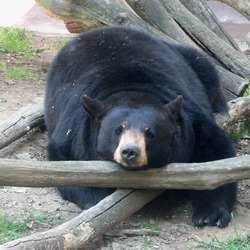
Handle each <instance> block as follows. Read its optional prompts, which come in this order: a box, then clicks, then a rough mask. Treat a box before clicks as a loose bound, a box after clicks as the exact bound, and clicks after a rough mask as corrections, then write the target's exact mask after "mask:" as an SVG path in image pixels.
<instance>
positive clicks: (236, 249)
mask: <svg viewBox="0 0 250 250" xmlns="http://www.w3.org/2000/svg"><path fill="white" fill-rule="evenodd" d="M231 217H232V223H233V226H234V233H235V236H234V237H232V238H228V239H227V241H221V240H219V239H218V238H217V237H216V236H215V237H214V238H212V240H211V241H210V242H209V243H206V242H204V241H198V245H197V247H198V248H200V247H202V248H205V249H209V250H220V249H222V250H250V235H247V236H242V235H239V234H238V233H237V228H236V223H235V220H234V215H233V213H232V214H231Z"/></svg>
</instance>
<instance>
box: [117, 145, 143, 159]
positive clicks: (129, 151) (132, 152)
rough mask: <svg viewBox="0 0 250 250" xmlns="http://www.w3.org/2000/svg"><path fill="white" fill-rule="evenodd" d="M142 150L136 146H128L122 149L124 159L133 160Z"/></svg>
mask: <svg viewBox="0 0 250 250" xmlns="http://www.w3.org/2000/svg"><path fill="white" fill-rule="evenodd" d="M139 153H140V150H139V148H138V147H136V146H126V147H123V148H122V149H121V155H122V159H123V160H124V161H126V162H132V161H134V160H135V159H136V157H137V156H138V155H139Z"/></svg>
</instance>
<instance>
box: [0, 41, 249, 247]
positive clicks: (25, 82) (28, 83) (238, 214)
mask: <svg viewBox="0 0 250 250" xmlns="http://www.w3.org/2000/svg"><path fill="white" fill-rule="evenodd" d="M43 39H44V38H42V37H41V36H36V39H35V43H36V46H37V45H40V46H41V50H42V49H44V45H43V44H44V40H43ZM46 39H47V40H46V41H48V38H46ZM51 39H54V38H51ZM0 60H2V61H4V63H5V64H6V65H7V66H9V67H10V66H11V65H16V62H17V61H18V62H19V64H18V67H20V66H21V67H23V68H25V69H29V70H30V71H31V72H35V73H36V74H37V75H38V78H32V77H30V78H27V79H22V80H13V79H7V78H6V75H5V72H4V71H0V78H1V81H0V121H3V120H5V119H8V118H9V117H10V115H12V114H14V113H15V112H17V111H18V110H20V109H21V108H22V107H24V106H26V105H28V104H32V103H36V102H37V100H39V99H41V98H42V97H43V96H44V82H45V76H44V73H43V72H42V71H41V69H40V53H38V55H37V57H35V58H34V59H32V60H28V61H27V60H26V61H25V60H23V59H22V54H20V53H2V52H0ZM46 143H47V138H46V132H44V131H42V130H40V129H39V128H37V129H34V130H33V131H31V132H30V133H29V134H28V135H27V136H24V137H23V138H22V139H20V140H18V141H16V142H15V143H13V144H11V145H10V146H8V147H6V148H4V149H2V150H1V151H0V157H2V158H14V159H24V160H30V161H34V164H35V161H43V160H46V153H45V147H46ZM236 146H237V148H238V154H239V155H245V154H250V137H245V138H244V139H242V140H241V141H239V142H238V143H237V144H236ZM0 197H1V199H0V209H3V210H4V211H5V212H7V213H9V214H10V215H13V214H17V213H20V212H22V211H27V210H32V211H35V212H36V213H42V214H45V215H46V216H47V217H48V219H47V220H46V221H45V222H41V223H39V222H37V221H34V224H32V225H31V226H29V229H28V228H27V234H32V233H34V232H37V231H45V230H48V229H50V228H52V227H54V226H56V225H59V224H61V223H63V222H65V221H67V220H69V219H71V218H73V217H75V216H76V215H78V214H79V213H80V212H81V210H80V209H79V208H78V207H77V206H75V205H74V204H71V203H68V202H65V201H63V200H62V199H61V198H60V196H59V195H58V194H57V191H56V189H54V188H26V187H0ZM173 198H174V197H173V195H172V194H171V192H170V193H169V194H168V198H165V199H164V200H163V199H157V200H156V201H154V202H152V203H150V204H149V205H147V206H146V207H145V208H144V209H142V210H141V211H139V212H137V213H136V214H135V215H133V216H132V217H131V218H129V219H127V220H126V221H124V222H122V223H121V224H119V225H117V226H116V227H115V228H112V229H110V231H108V232H106V233H105V235H104V241H103V242H102V244H101V245H96V244H90V245H89V246H88V247H86V248H84V249H103V250H104V249H114V250H118V249H120V250H121V249H131V250H133V249H162V250H165V249H166V250H167V249H193V248H194V247H195V246H196V245H197V243H196V241H197V240H202V241H206V242H209V241H210V240H211V239H212V238H214V237H215V236H216V237H217V238H218V239H219V240H226V239H227V238H228V237H232V236H235V232H234V226H233V224H232V223H230V225H229V226H228V227H227V228H225V229H218V228H216V227H204V228H197V227H194V226H193V225H192V222H191V215H192V209H191V206H190V204H189V203H188V202H185V201H183V200H181V201H176V199H173ZM234 216H235V222H236V228H237V232H238V234H244V235H246V234H250V180H247V181H242V182H240V184H239V195H238V201H237V205H236V207H235V211H234ZM144 228H150V229H152V230H156V233H155V234H153V235H141V232H142V230H143V229H144ZM125 229H126V231H124V230H125ZM134 229H135V230H134Z"/></svg>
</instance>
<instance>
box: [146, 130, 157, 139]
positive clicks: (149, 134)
mask: <svg viewBox="0 0 250 250" xmlns="http://www.w3.org/2000/svg"><path fill="white" fill-rule="evenodd" d="M145 135H146V137H147V138H148V139H153V138H154V137H155V135H154V133H153V132H152V131H151V130H150V128H145Z"/></svg>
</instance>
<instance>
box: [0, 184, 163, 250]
mask: <svg viewBox="0 0 250 250" xmlns="http://www.w3.org/2000/svg"><path fill="white" fill-rule="evenodd" d="M162 192H163V190H130V189H122V190H117V191H115V192H114V193H113V194H112V195H110V196H108V197H106V198H105V199H103V200H102V201H101V202H99V203H98V204H97V205H96V206H94V207H92V208H90V209H88V210H86V211H83V212H82V213H81V214H80V215H78V216H77V217H75V218H73V219H72V220H70V221H68V222H66V223H64V224H62V225H60V226H58V227H56V228H53V229H51V230H48V231H46V232H41V233H36V234H33V235H31V236H28V237H25V238H21V239H17V240H14V241H10V242H8V243H6V244H4V245H2V246H0V249H3V250H4V249H5V250H7V249H11V250H24V249H36V250H51V249H53V250H57V249H58V250H61V249H65V250H71V249H72V250H73V249H82V248H83V247H84V246H85V245H86V244H87V243H89V242H91V241H92V240H93V239H94V238H96V237H98V236H99V237H100V236H101V235H102V234H103V233H105V232H106V231H107V230H108V229H109V228H110V227H112V226H114V225H116V224H118V223H120V222H122V221H123V220H125V219H127V218H128V217H130V216H131V215H132V214H134V213H135V212H137V211H138V210H140V209H141V208H142V207H143V206H144V205H146V204H147V203H148V202H150V201H151V200H153V199H154V198H156V197H157V196H159V195H160V194H161V193H162ZM128 204H129V206H128Z"/></svg>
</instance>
